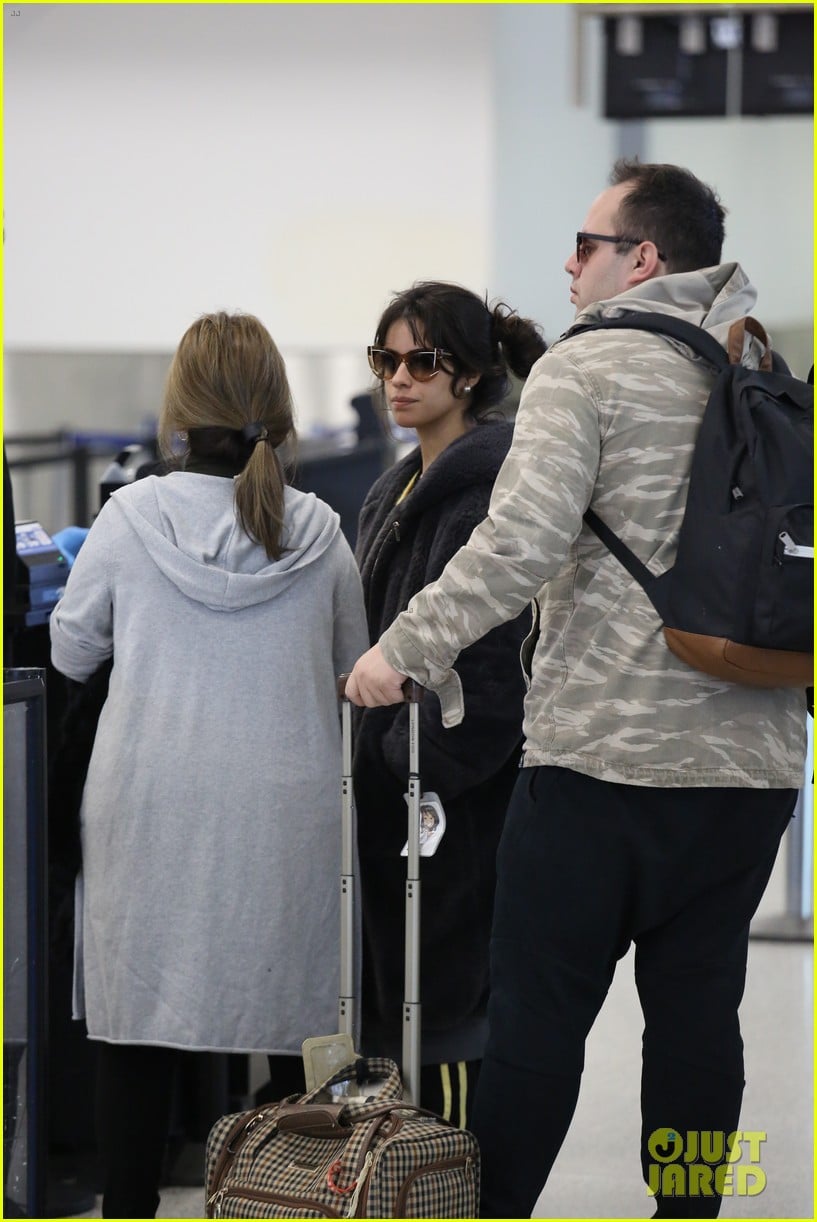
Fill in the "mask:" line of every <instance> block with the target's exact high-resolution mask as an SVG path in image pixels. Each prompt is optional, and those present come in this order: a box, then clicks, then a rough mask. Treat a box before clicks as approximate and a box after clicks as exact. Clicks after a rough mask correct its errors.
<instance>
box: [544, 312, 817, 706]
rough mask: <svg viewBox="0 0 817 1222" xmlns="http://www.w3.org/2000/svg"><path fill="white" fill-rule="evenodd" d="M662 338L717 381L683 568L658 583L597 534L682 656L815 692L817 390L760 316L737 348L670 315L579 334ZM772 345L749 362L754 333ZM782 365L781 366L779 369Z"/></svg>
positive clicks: (593, 522)
mask: <svg viewBox="0 0 817 1222" xmlns="http://www.w3.org/2000/svg"><path fill="white" fill-rule="evenodd" d="M608 328H626V329H627V330H639V331H655V332H658V333H659V334H661V335H667V336H671V337H673V338H674V339H677V340H680V341H681V342H682V343H684V344H687V345H688V346H689V347H690V348H691V349H692V350H693V351H694V352H696V353H698V354H699V355H700V356H702V357H703V358H704V359H705V360H706V361H708V362H710V363H711V364H712V365H713V366H714V367H715V369H716V370H717V374H716V377H715V382H714V385H713V387H712V391H711V393H710V395H709V400H708V402H707V404H706V408H705V410H704V415H703V419H702V421H701V427H700V431H699V433H698V438H697V441H696V444H695V453H694V455H693V459H692V468H691V472H690V480H689V491H688V494H687V503H686V509H685V511H684V518H683V522H682V524H681V533H680V536H679V540H678V554H677V556H676V559H675V564H674V565H673V567H672V568H671V569H669V570H668V571H667V572H666V573H663V574H662V575H661V576H660V577H654V576H653V575H652V574H651V573H650V572H649V570H648V569H647V567H646V566H645V565H644V564H642V562H641V561H640V560H639V559H638V557H637V556H636V555H635V553H634V552H632V551H631V550H630V548H629V547H627V545H626V544H625V543H623V542H622V541H621V539H619V537H618V535H616V534H615V533H614V532H613V531H612V530H610V528H609V527H608V526H606V525H605V523H604V522H603V521H602V520H601V518H599V517H598V515H597V514H596V513H594V512H593V511H592V510H590V509H589V510H588V511H587V513H586V514H585V521H586V522H587V525H588V526H589V527H590V529H591V530H593V531H594V532H595V533H596V534H597V535H598V537H599V538H600V539H601V540H602V542H603V543H604V544H605V545H606V546H607V547H608V548H609V549H610V551H611V552H612V553H613V555H614V556H616V558H617V559H618V560H619V561H620V562H621V563H622V564H623V565H624V567H625V568H626V569H627V571H628V572H629V573H630V575H631V576H632V577H634V578H635V580H636V581H637V582H638V583H639V584H640V585H641V586H642V587H643V589H644V591H645V593H646V594H647V597H648V598H649V599H650V601H651V602H652V604H653V606H654V607H655V609H656V611H657V612H658V614H659V615H660V616H661V620H662V622H663V625H664V636H665V637H666V641H667V644H668V646H669V648H670V649H671V650H672V652H673V653H674V654H675V655H676V656H677V657H679V658H681V659H682V661H684V662H686V663H687V664H688V665H689V666H692V667H694V668H695V669H696V670H701V671H703V672H704V673H706V674H709V675H714V676H716V677H717V678H720V679H728V680H730V681H731V682H734V683H743V684H748V685H749V686H752V687H807V686H809V685H810V684H811V683H812V673H813V667H814V657H813V641H814V604H813V597H812V594H813V576H814V387H813V386H812V385H810V384H809V383H807V382H803V381H801V380H800V379H798V378H794V377H792V376H791V375H790V373H789V371H788V369H787V368H786V366H785V364H784V363H783V362H782V361H781V360H780V358H779V357H778V356H777V354H772V352H771V349H770V347H769V344H768V339H767V337H766V333H765V331H764V330H763V328H762V327H761V326H760V324H759V323H758V322H757V321H756V320H755V319H753V318H744V319H740V320H739V321H738V322H737V323H734V324H733V326H732V328H731V329H730V333H729V340H728V348H727V349H725V348H723V347H722V346H721V345H720V344H719V343H718V342H717V340H715V339H713V337H712V336H711V335H708V334H707V333H706V332H705V331H704V330H703V329H702V328H701V327H697V326H695V325H694V324H692V323H687V322H684V321H683V320H681V319H676V318H672V317H670V316H669V315H666V314H652V313H643V312H641V311H632V312H627V313H626V314H623V315H620V316H619V317H617V318H610V319H603V320H599V321H598V322H594V323H589V324H580V325H579V326H577V327H574V328H571V330H569V331H568V332H567V333H566V336H565V338H568V337H571V336H573V335H580V334H584V333H585V332H587V331H595V330H606V329H608ZM746 331H748V332H750V333H751V334H753V335H756V336H757V337H758V338H759V339H760V340H761V341H762V342H763V343H764V344H765V346H766V352H765V354H764V357H763V362H762V364H761V368H760V369H758V370H752V369H746V368H745V367H744V366H742V365H740V364H739V363H738V362H739V361H740V356H741V353H742V351H743V342H744V335H745V332H746ZM773 361H774V364H773Z"/></svg>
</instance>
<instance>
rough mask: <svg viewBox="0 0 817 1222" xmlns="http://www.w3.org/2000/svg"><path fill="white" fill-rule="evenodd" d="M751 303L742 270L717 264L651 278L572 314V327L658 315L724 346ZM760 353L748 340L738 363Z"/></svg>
mask: <svg viewBox="0 0 817 1222" xmlns="http://www.w3.org/2000/svg"><path fill="white" fill-rule="evenodd" d="M756 303H757V292H756V290H755V288H754V286H753V285H752V284H751V282H750V281H749V279H748V277H747V275H746V273H745V272H744V271H743V269H742V267H741V266H740V265H739V264H738V263H721V264H719V265H718V266H717V267H704V268H700V269H699V270H698V271H694V272H676V273H674V274H672V275H669V276H656V277H655V278H654V279H652V280H647V281H646V282H645V283H644V284H640V285H637V286H636V287H635V288H632V289H627V290H626V291H625V292H623V293H619V294H618V296H617V297H611V298H609V299H608V300H607V301H597V302H594V303H593V304H592V305H589V306H588V307H587V308H586V309H585V310H582V311H581V313H579V314H577V316H576V319H575V322H576V323H581V322H592V321H593V320H594V319H596V318H616V317H618V316H619V315H620V314H621V313H623V312H624V311H625V310H646V311H649V312H652V313H659V312H660V313H662V314H671V315H673V316H674V317H675V318H682V319H684V320H685V321H686V322H690V323H694V324H695V325H696V326H698V327H703V329H704V330H705V331H708V332H709V334H710V335H712V336H713V338H714V339H716V340H718V342H719V343H721V344H724V345H725V344H726V340H727V337H728V335H729V328H730V326H731V325H732V323H733V322H735V321H736V319H739V318H745V317H746V315H747V314H750V313H751V312H752V310H753V309H754V307H755V304H756ZM669 342H671V343H675V341H673V340H670V341H669ZM762 354H763V349H762V346H761V344H760V343H759V342H758V341H757V340H756V339H754V338H752V340H751V343H750V345H749V347H748V351H747V353H746V354H745V356H744V363H745V364H747V365H750V366H753V367H755V366H757V364H758V363H759V361H760V358H761V356H762Z"/></svg>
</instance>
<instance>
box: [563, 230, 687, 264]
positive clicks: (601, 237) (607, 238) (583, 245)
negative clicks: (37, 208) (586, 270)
mask: <svg viewBox="0 0 817 1222" xmlns="http://www.w3.org/2000/svg"><path fill="white" fill-rule="evenodd" d="M643 241H644V239H643V238H627V237H619V236H618V235H617V234H610V233H582V232H581V231H579V232H578V233H577V234H576V262H577V263H586V262H587V260H588V259H589V258H590V256H591V255H592V253H593V249H594V247H593V243H594V242H615V244H616V245H617V246H638V245H639V244H640V243H641V242H643ZM658 258H659V259H660V260H661V262H662V263H666V261H667V257H666V255H664V254H662V253H661V251H660V250H659V251H658Z"/></svg>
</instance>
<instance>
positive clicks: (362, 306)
mask: <svg viewBox="0 0 817 1222" xmlns="http://www.w3.org/2000/svg"><path fill="white" fill-rule="evenodd" d="M9 12H10V8H9V6H5V16H4V21H5V91H6V103H5V106H6V111H5V119H6V141H5V188H6V189H5V230H6V249H5V254H6V344H7V346H9V347H11V348H32V347H34V348H58V349H59V348H67V349H73V348H78V349H82V348H86V349H87V348H91V349H95V350H99V349H106V348H113V349H118V350H123V349H124V350H133V349H145V348H147V349H150V348H154V349H155V348H159V349H161V348H163V347H167V348H172V347H174V346H175V344H176V343H177V341H178V339H179V337H180V335H181V333H182V332H183V330H184V329H185V328H186V327H187V325H188V324H189V323H190V322H191V321H192V319H193V318H194V317H195V316H196V315H197V314H199V313H201V312H202V311H204V310H209V309H214V308H219V307H226V308H244V309H248V310H252V311H254V312H256V313H258V314H260V315H261V317H262V318H263V319H264V321H265V322H266V323H267V325H268V326H269V327H270V329H271V330H272V332H273V334H274V335H275V336H276V338H277V339H278V341H279V343H280V344H281V345H282V346H299V345H301V346H307V347H309V348H312V349H316V348H317V349H320V348H324V347H326V346H333V345H344V344H352V345H356V346H358V347H360V346H361V345H363V344H365V343H366V342H367V339H368V337H369V335H370V332H371V331H372V329H373V327H374V324H375V322H376V320H377V317H378V315H379V313H380V311H381V309H382V307H383V305H384V304H385V302H386V300H387V299H388V297H389V295H390V293H391V291H392V290H397V289H401V288H404V287H405V286H406V285H407V284H408V283H410V282H411V281H412V280H414V279H417V278H421V277H438V278H445V279H454V280H459V281H462V282H465V283H467V284H472V285H474V286H475V287H477V288H480V289H482V290H483V291H484V288H485V287H486V285H485V279H486V268H487V263H488V251H489V247H490V233H489V197H490V184H489V181H488V166H489V159H490V146H489V141H488V139H487V133H488V131H489V129H490V121H491V109H492V93H491V83H490V82H491V59H490V56H491V48H490V40H489V37H488V34H489V30H490V24H491V9H490V6H487V7H486V6H481V5H468V4H466V5H419V6H406V5H379V4H374V5H345V4H341V5H334V4H325V5H324V4H321V5H311V4H306V5H287V4H282V5H277V4H270V5H266V4H260V5H255V4H248V5H244V4H237V5H200V4H192V5H172V4H171V5H163V4H156V5H153V4H148V5H139V4H137V5H106V4H101V5H97V4H89V5H71V4H69V5H47V6H42V7H38V6H34V5H28V6H27V5H23V6H22V7H21V10H20V16H19V17H11V16H9Z"/></svg>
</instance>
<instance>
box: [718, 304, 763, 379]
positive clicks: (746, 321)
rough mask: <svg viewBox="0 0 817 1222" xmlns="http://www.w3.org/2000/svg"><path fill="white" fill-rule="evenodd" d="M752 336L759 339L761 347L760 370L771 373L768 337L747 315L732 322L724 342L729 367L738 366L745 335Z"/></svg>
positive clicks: (760, 326) (754, 319)
mask: <svg viewBox="0 0 817 1222" xmlns="http://www.w3.org/2000/svg"><path fill="white" fill-rule="evenodd" d="M747 332H748V333H749V335H754V337H755V339H759V340H760V342H761V344H762V345H763V356H762V357H761V360H760V368H761V369H762V370H763V371H764V373H771V371H772V349H771V345H770V343H769V337H768V335H767V334H766V331H765V328H764V327H763V326H762V325H761V323H759V322H758V321H757V319H756V318H752V317H751V315H747V316H746V318H739V319H738V320H737V322H733V323H732V326H731V327H730V328H729V336H728V338H727V341H726V352H727V355H728V357H729V364H730V365H740V363H741V361H742V359H743V348H744V344H745V342H746V333H747Z"/></svg>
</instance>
